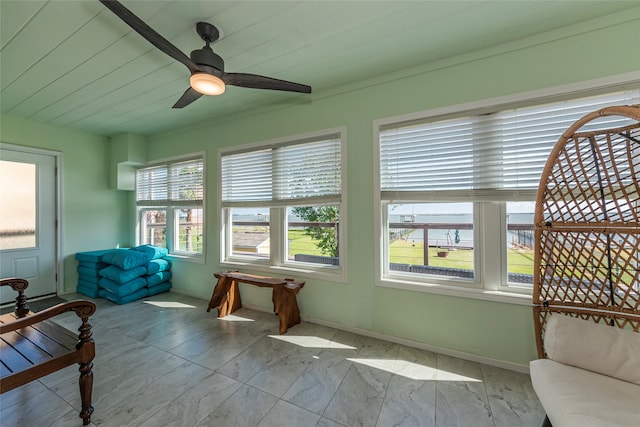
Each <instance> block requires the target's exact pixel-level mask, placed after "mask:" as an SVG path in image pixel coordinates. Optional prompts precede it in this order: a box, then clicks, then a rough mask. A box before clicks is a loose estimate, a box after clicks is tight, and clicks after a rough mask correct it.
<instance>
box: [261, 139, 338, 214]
mask: <svg viewBox="0 0 640 427" xmlns="http://www.w3.org/2000/svg"><path fill="white" fill-rule="evenodd" d="M273 154H274V164H275V165H276V167H275V168H274V199H276V200H283V201H291V200H296V199H305V200H306V201H312V200H313V199H317V201H321V202H328V201H340V193H341V177H340V169H341V158H340V140H339V139H329V140H324V141H317V142H311V143H306V144H297V145H290V146H285V147H280V148H277V149H275V150H274V151H273Z"/></svg>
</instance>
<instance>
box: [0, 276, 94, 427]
mask: <svg viewBox="0 0 640 427" xmlns="http://www.w3.org/2000/svg"><path fill="white" fill-rule="evenodd" d="M0 286H11V287H12V288H13V290H15V291H17V292H18V297H17V298H16V308H15V311H14V312H13V313H8V314H4V315H2V316H0V362H1V363H0V393H4V392H6V391H9V390H13V389H14V388H16V387H19V386H21V385H24V384H26V383H29V382H31V381H33V380H37V379H38V378H41V377H43V376H45V375H48V374H50V373H52V372H55V371H58V370H60V369H62V368H66V367H67V366H71V365H73V364H75V363H78V364H79V365H80V398H81V400H82V409H81V411H80V418H82V422H83V425H87V424H89V423H90V422H91V413H92V412H93V407H92V406H91V391H92V389H93V370H92V369H93V363H92V360H93V358H94V356H95V345H94V342H93V339H92V332H91V325H90V324H89V316H91V315H92V314H93V313H95V311H96V306H95V304H94V303H92V302H90V301H82V300H78V301H70V302H66V303H62V304H58V305H55V306H53V307H50V308H47V309H45V310H42V311H40V312H37V313H32V312H31V311H30V310H29V306H28V305H27V298H26V297H25V295H24V290H25V289H26V288H27V287H28V286H29V283H28V282H27V281H26V280H24V279H0ZM67 311H74V312H75V313H76V314H77V315H78V317H80V319H82V324H81V326H80V328H78V331H80V334H79V335H76V334H74V333H73V332H71V331H69V330H67V329H66V328H64V327H62V326H60V325H59V324H57V323H55V322H54V321H52V320H51V318H53V317H54V316H57V315H59V314H61V313H64V312H67Z"/></svg>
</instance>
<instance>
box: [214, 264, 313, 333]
mask: <svg viewBox="0 0 640 427" xmlns="http://www.w3.org/2000/svg"><path fill="white" fill-rule="evenodd" d="M214 276H215V277H216V278H217V279H218V282H217V283H216V286H215V288H214V289H213V295H211V301H209V307H208V308H207V312H209V311H211V309H212V308H214V307H215V308H216V309H217V310H218V317H224V316H226V315H227V314H231V313H233V312H234V311H236V310H237V309H239V308H240V307H242V301H241V300H240V290H239V289H238V283H239V282H242V283H248V284H250V285H255V286H260V287H264V288H273V294H272V297H271V300H272V301H273V311H274V312H275V313H276V314H277V315H278V317H279V318H280V334H285V333H286V332H287V329H288V328H290V327H292V326H295V325H297V324H298V323H300V310H299V309H298V301H297V300H296V295H297V294H298V292H300V289H302V287H303V286H304V282H302V281H299V280H293V279H276V278H273V277H264V276H254V275H252V274H242V273H240V272H237V271H222V272H218V273H215V274H214Z"/></svg>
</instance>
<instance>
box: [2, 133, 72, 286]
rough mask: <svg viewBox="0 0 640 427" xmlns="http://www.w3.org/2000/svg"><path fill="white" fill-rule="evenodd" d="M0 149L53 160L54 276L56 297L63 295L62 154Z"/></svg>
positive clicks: (5, 145) (8, 146) (7, 146)
mask: <svg viewBox="0 0 640 427" xmlns="http://www.w3.org/2000/svg"><path fill="white" fill-rule="evenodd" d="M0 148H5V149H7V150H13V151H19V152H22V153H28V154H37V155H42V156H51V157H53V158H54V162H55V168H56V177H55V180H56V182H55V188H56V197H55V205H56V206H55V215H56V220H57V224H58V226H57V227H56V229H55V231H54V234H55V239H56V241H55V247H56V255H55V260H56V274H57V275H58V280H57V283H56V295H64V294H65V289H64V247H63V241H62V236H63V235H64V234H63V227H64V216H63V206H62V200H64V197H63V189H64V186H63V185H62V184H63V182H64V181H63V178H64V177H63V153H62V152H60V151H53V150H47V149H44V148H36V147H29V146H25V145H16V144H9V143H5V142H0Z"/></svg>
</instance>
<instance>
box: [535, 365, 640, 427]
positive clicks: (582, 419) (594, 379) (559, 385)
mask: <svg viewBox="0 0 640 427" xmlns="http://www.w3.org/2000/svg"><path fill="white" fill-rule="evenodd" d="M530 371H531V382H532V384H533V388H534V389H535V391H536V394H537V395H538V398H539V399H540V402H541V403H542V406H543V407H544V409H545V411H546V412H547V416H548V417H549V421H551V424H553V426H554V427H574V426H575V427H586V426H589V427H612V426H629V427H631V426H638V425H640V386H638V385H636V384H632V383H629V382H626V381H619V380H617V379H615V378H611V377H608V376H606V375H601V374H597V373H595V372H591V371H587V370H584V369H580V368H576V367H573V366H568V365H565V364H562V363H558V362H555V361H553V360H549V359H538V360H534V361H532V362H531V363H530Z"/></svg>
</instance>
